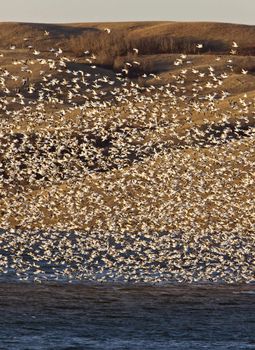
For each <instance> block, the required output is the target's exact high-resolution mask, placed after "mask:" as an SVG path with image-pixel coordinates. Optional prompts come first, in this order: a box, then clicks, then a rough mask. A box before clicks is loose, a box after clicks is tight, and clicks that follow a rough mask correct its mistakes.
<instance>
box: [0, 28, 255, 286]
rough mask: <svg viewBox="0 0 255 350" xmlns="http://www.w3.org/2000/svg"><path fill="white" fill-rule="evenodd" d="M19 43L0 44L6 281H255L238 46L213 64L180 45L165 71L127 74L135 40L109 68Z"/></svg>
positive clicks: (135, 63) (248, 126)
mask: <svg viewBox="0 0 255 350" xmlns="http://www.w3.org/2000/svg"><path fill="white" fill-rule="evenodd" d="M104 31H105V32H106V34H107V35H111V29H109V28H105V29H104ZM42 35H43V36H44V37H45V38H50V36H51V33H50V32H48V31H45V32H44V33H43V34H42ZM24 42H25V43H26V49H22V50H21V49H19V48H18V46H17V45H14V44H11V45H10V47H9V49H8V50H2V51H0V143H1V149H0V199H1V201H0V220H1V223H0V227H1V231H0V272H1V275H0V280H3V279H4V280H6V279H12V278H15V279H16V278H18V279H19V280H22V281H26V280H32V281H37V282H42V281H49V280H52V281H55V280H61V281H70V282H72V281H78V280H80V281H97V282H107V281H114V282H127V281H128V282H134V283H136V282H139V283H140V282H146V283H164V282H183V283H191V282H219V283H221V282H225V283H239V282H247V283H252V282H254V281H255V276H254V274H255V233H254V222H255V221H254V197H255V196H254V114H255V108H254V107H255V99H254V97H253V96H252V95H251V94H250V93H249V92H244V93H241V94H239V95H238V96H232V95H231V93H230V92H229V86H231V79H233V76H234V68H235V57H236V56H235V55H237V53H238V44H237V43H236V42H233V44H232V47H231V49H230V55H229V56H217V57H213V56H212V59H211V60H212V62H211V64H209V65H207V66H206V65H201V67H200V66H194V65H192V57H188V56H187V55H186V54H180V55H175V58H174V62H173V63H172V67H173V70H172V73H171V67H170V69H169V72H170V73H169V76H168V78H167V81H165V79H164V78H163V75H161V74H154V73H148V72H146V73H144V72H142V73H141V74H140V76H139V77H137V78H134V79H131V78H130V76H129V72H130V71H131V70H132V69H136V68H137V67H139V66H142V63H141V62H142V57H139V50H138V48H133V50H132V51H133V52H132V57H133V58H132V60H130V61H127V62H126V63H125V64H124V65H123V67H122V69H120V71H118V72H116V73H114V72H112V71H110V70H106V69H104V68H102V67H100V66H97V64H96V60H97V57H96V55H95V54H94V53H92V52H90V51H89V50H87V51H84V57H83V58H82V61H81V59H79V60H78V59H77V58H76V57H72V56H71V55H68V54H67V53H65V50H64V49H63V48H62V49H61V48H54V47H53V48H49V50H47V51H45V50H44V51H43V50H41V52H40V49H38V48H35V47H33V45H31V43H29V38H24ZM196 47H197V49H198V50H200V49H202V48H203V44H202V43H198V44H197V45H196ZM208 57H210V56H208ZM214 62H215V63H216V64H214ZM219 62H224V64H223V63H222V65H221V68H219V69H218V68H217V67H218V66H217V64H219ZM240 74H241V75H240V76H241V77H242V76H243V77H247V76H249V75H251V74H249V72H248V71H247V70H246V69H244V68H240ZM251 76H252V75H251ZM229 81H230V83H229Z"/></svg>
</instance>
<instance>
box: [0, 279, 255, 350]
mask: <svg viewBox="0 0 255 350" xmlns="http://www.w3.org/2000/svg"><path fill="white" fill-rule="evenodd" d="M0 316H1V318H0V349H8V350H9V349H11V350H12V349H15V350H16V349H17V350H23V349H27V350H29V349H56V350H57V349H139V350H140V349H153V350H157V349H173V350H174V349H178V350H180V349H181V350H182V349H187V350H188V349H196V350H200V349H222V350H223V349H224V350H226V349H233V350H234V349H236V350H237V349H238V350H239V349H247V350H248V349H255V286H247V285H246V286H232V285H231V286H224V285H222V286H215V285H214V286H212V285H200V286H195V285H192V286H191V285H165V286H148V285H147V286H144V285H139V286H135V285H116V284H105V285H98V284H95V285H91V284H90V285H84V284H76V285H75V284H39V285H36V284H31V283H27V284H23V283H1V284H0Z"/></svg>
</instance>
